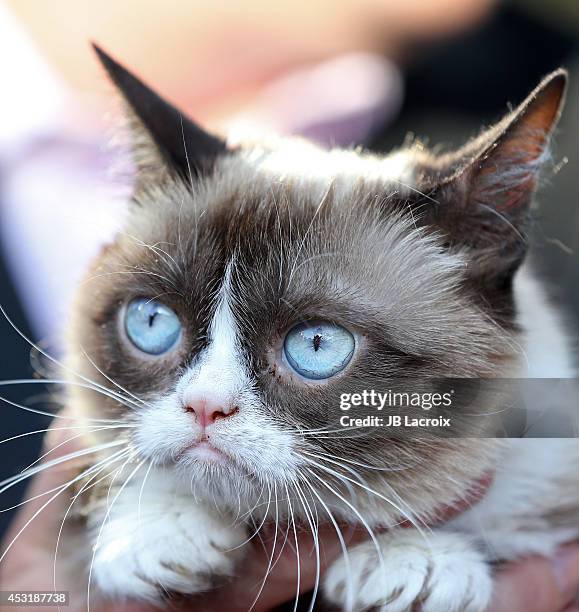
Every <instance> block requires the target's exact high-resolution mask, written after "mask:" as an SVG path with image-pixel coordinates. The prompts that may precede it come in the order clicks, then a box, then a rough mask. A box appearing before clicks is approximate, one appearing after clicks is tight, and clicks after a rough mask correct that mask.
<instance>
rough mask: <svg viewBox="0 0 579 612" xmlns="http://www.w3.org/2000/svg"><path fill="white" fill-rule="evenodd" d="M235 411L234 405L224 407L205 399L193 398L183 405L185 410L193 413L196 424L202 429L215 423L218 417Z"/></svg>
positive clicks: (220, 417)
mask: <svg viewBox="0 0 579 612" xmlns="http://www.w3.org/2000/svg"><path fill="white" fill-rule="evenodd" d="M237 411H238V408H236V407H231V408H226V407H225V406H222V405H221V404H218V403H216V402H212V401H211V400H207V399H197V400H193V401H190V402H189V403H188V404H187V405H186V406H185V412H191V413H193V414H194V415H195V420H196V421H197V424H198V425H199V427H201V428H203V429H205V428H206V427H207V426H208V425H211V424H212V423H215V421H217V420H218V419H225V418H227V417H230V416H232V415H234V414H235V413H236V412H237Z"/></svg>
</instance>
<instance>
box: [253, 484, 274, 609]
mask: <svg viewBox="0 0 579 612" xmlns="http://www.w3.org/2000/svg"><path fill="white" fill-rule="evenodd" d="M273 494H274V499H275V531H274V534H273V543H272V545H271V554H270V555H269V559H268V563H267V567H266V570H265V574H264V576H263V581H262V582H261V585H260V587H259V590H258V592H257V595H256V596H255V598H254V600H253V602H252V604H251V606H250V607H249V609H248V611H247V612H252V610H253V608H255V605H256V604H257V602H258V600H259V598H260V597H261V594H262V593H263V589H264V588H265V583H266V582H267V579H268V577H269V574H270V572H271V568H272V563H273V558H274V555H275V547H276V544H277V533H278V528H279V502H278V499H277V484H276V483H275V482H274V483H273ZM258 533H259V531H258Z"/></svg>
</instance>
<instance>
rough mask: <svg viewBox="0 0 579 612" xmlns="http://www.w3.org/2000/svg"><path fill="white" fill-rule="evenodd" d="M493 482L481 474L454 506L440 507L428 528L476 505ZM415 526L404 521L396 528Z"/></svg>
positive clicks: (491, 475) (488, 476) (492, 475)
mask: <svg viewBox="0 0 579 612" xmlns="http://www.w3.org/2000/svg"><path fill="white" fill-rule="evenodd" d="M493 480H494V474H492V473H490V472H489V473H486V474H483V475H482V476H481V477H480V478H479V479H477V480H475V481H474V482H473V483H472V485H471V486H470V487H469V488H468V490H467V492H466V495H464V496H463V497H462V498H461V499H459V500H458V501H456V502H455V503H454V504H445V505H443V506H441V507H440V508H439V509H438V510H437V511H436V513H435V517H434V518H433V519H432V520H431V521H430V522H429V523H428V526H429V527H435V526H436V525H441V524H443V523H446V522H448V521H450V519H453V518H454V517H455V516H458V515H459V514H462V513H463V512H466V511H467V510H469V509H470V508H472V507H473V506H474V505H475V504H476V503H478V502H479V501H480V500H481V499H482V498H483V497H484V496H485V495H486V493H487V491H488V490H489V488H490V486H491V484H492V483H493ZM414 526H415V525H414V524H413V523H412V522H411V521H408V520H406V521H404V522H403V523H400V525H398V527H402V528H404V529H407V528H409V527H414Z"/></svg>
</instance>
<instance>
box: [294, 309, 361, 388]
mask: <svg viewBox="0 0 579 612" xmlns="http://www.w3.org/2000/svg"><path fill="white" fill-rule="evenodd" d="M355 346H356V342H355V340H354V336H352V334H351V333H350V332H349V331H348V330H347V329H345V328H344V327H340V326H339V325H333V324H332V323H327V322H324V321H312V322H309V323H301V324H300V325H296V327H294V328H293V329H291V330H290V331H289V332H288V335H287V336H286V338H285V341H284V344H283V350H284V354H285V357H286V359H287V362H288V363H289V365H290V366H291V367H292V368H293V369H294V370H295V371H296V372H297V373H298V374H301V375H302V376H303V377H304V378H311V379H314V380H321V379H324V378H330V376H334V374H337V373H338V372H340V371H341V370H343V369H344V368H345V367H346V366H347V365H348V362H349V361H350V359H352V355H353V354H354V348H355Z"/></svg>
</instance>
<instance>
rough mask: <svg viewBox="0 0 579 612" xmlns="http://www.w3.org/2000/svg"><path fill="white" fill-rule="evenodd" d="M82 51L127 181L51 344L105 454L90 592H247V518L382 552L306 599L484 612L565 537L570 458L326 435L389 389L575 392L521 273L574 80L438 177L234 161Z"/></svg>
mask: <svg viewBox="0 0 579 612" xmlns="http://www.w3.org/2000/svg"><path fill="white" fill-rule="evenodd" d="M95 48H96V52H97V54H98V56H99V58H100V60H101V62H102V64H103V65H104V67H105V69H106V71H107V72H108V74H109V75H110V77H111V79H112V81H113V83H114V84H115V86H116V88H117V90H118V92H119V94H120V96H121V99H122V100H123V104H124V106H125V109H126V115H127V118H128V124H129V132H130V134H131V148H132V155H133V159H134V164H135V169H136V171H135V186H134V193H133V196H132V201H131V205H130V212H129V216H128V219H127V222H126V226H125V228H124V231H123V232H120V233H119V234H118V235H117V236H116V237H115V239H114V241H112V242H111V243H110V244H109V245H108V246H106V247H105V248H104V249H103V250H102V252H101V253H100V255H99V256H98V258H97V259H96V261H95V262H94V265H93V266H92V268H91V269H90V271H89V272H88V273H87V280H86V282H85V283H83V285H82V288H81V289H80V290H79V291H78V294H77V298H76V301H75V304H74V307H73V310H72V315H71V323H70V326H69V335H68V339H67V345H68V350H67V354H68V357H67V365H68V368H69V371H74V372H75V373H76V374H75V376H73V377H72V380H71V385H70V388H69V391H68V398H67V402H66V403H67V410H68V411H69V412H70V413H71V414H72V415H74V417H75V418H78V419H86V421H87V423H89V424H92V423H95V425H94V428H93V429H94V431H93V432H92V434H91V436H90V443H93V444H97V445H100V446H99V447H98V448H101V450H100V451H99V453H95V454H94V455H90V456H91V457H93V459H92V460H91V461H92V462H91V463H90V464H89V469H88V471H87V473H86V475H85V477H84V480H82V481H81V482H83V485H82V487H80V486H79V490H78V493H77V497H78V499H77V506H80V507H81V509H82V511H81V512H80V514H81V515H82V517H83V521H84V522H83V524H82V525H83V526H82V531H83V537H84V538H86V541H87V543H88V546H85V547H84V549H85V550H89V551H91V552H90V554H89V555H88V558H87V559H85V562H86V563H85V565H86V566H87V568H88V566H89V565H90V567H91V570H90V580H91V581H92V583H93V587H94V590H95V593H97V592H98V593H100V596H103V597H110V598H114V599H119V598H121V599H122V598H135V599H142V600H150V601H159V600H160V599H161V598H162V597H163V593H164V592H166V591H170V592H175V593H180V594H185V595H191V594H195V593H198V592H201V591H203V590H206V589H208V588H211V587H212V585H214V584H215V580H216V579H219V578H227V577H228V576H232V575H234V574H235V573H236V572H239V571H242V565H243V559H244V556H245V555H246V554H247V551H248V546H244V545H243V543H244V542H246V541H247V540H248V538H249V537H250V536H251V534H252V533H253V532H254V531H255V527H256V526H259V525H260V524H263V521H264V519H266V518H268V519H271V520H274V519H278V520H280V521H285V522H286V524H287V522H288V521H289V520H290V516H292V517H293V519H294V520H295V521H296V522H299V523H300V524H304V525H306V526H307V525H308V524H309V525H310V526H311V525H312V523H313V522H314V521H315V520H317V518H318V517H319V519H320V520H325V521H326V522H328V521H333V517H335V518H336V520H339V521H340V522H342V523H343V522H351V523H356V524H359V523H360V522H361V521H362V522H363V523H364V524H365V525H367V526H368V528H369V530H371V531H372V532H373V534H374V536H373V538H369V539H368V541H367V542H363V543H361V544H357V545H355V546H353V547H352V548H351V549H350V550H349V554H348V556H347V557H346V556H342V557H341V558H339V559H338V560H336V561H335V562H334V563H333V564H332V565H331V566H330V568H329V570H328V571H327V573H326V574H325V576H324V577H323V579H322V584H321V586H320V593H319V594H318V596H319V598H320V599H321V600H324V601H325V602H327V603H329V604H331V605H333V606H335V607H337V608H338V609H343V610H362V609H364V610H365V609H369V608H372V609H378V610H383V611H388V612H403V611H405V610H410V609H414V608H413V605H415V604H416V603H417V602H420V605H421V610H423V611H424V612H443V611H444V612H446V611H453V610H455V611H472V612H482V611H483V610H485V609H486V608H487V606H488V605H489V602H490V600H491V597H492V591H493V576H492V573H493V572H492V566H491V563H492V562H494V561H496V560H510V559H514V558H517V557H519V556H521V555H528V554H535V553H537V554H541V555H550V554H552V553H553V551H554V550H555V548H556V547H557V546H558V545H559V544H561V543H562V542H566V541H568V540H570V539H573V538H576V537H577V536H579V521H578V520H577V518H576V516H577V511H578V510H579V444H578V443H577V442H576V441H575V440H574V439H549V440H547V439H545V440H541V439H506V438H498V437H481V438H478V439H472V438H460V437H451V438H445V437H443V436H441V437H440V438H436V439H434V440H433V439H428V440H425V439H423V438H421V437H410V438H408V439H404V440H390V439H389V438H388V436H385V435H381V434H380V435H378V434H372V435H370V434H369V435H368V436H365V437H364V436H341V435H338V434H333V433H332V431H331V428H330V427H329V426H328V424H329V423H330V422H332V419H333V418H334V416H335V415H336V414H337V413H338V412H339V407H338V404H337V400H336V398H337V393H338V392H340V391H344V390H346V391H347V390H349V389H353V388H365V389H378V390H384V385H385V384H386V381H389V380H392V379H396V378H400V377H404V378H405V379H406V378H410V379H412V378H413V377H416V378H419V377H423V378H467V379H469V378H474V379H483V378H486V379H492V378H509V377H513V378H516V377H533V376H558V377H567V376H573V375H574V365H573V356H572V354H571V351H570V349H569V346H568V341H567V338H566V333H565V331H564V329H563V326H562V325H561V322H560V321H559V317H558V315H557V313H556V312H555V311H554V310H553V309H552V308H551V307H550V306H549V305H548V303H547V301H546V298H545V297H544V295H543V291H542V288H541V287H540V285H539V284H538V283H537V281H536V280H535V279H534V277H533V275H532V273H531V272H530V270H529V269H528V266H527V264H526V263H525V254H526V250H527V235H528V229H529V218H530V209H531V205H532V202H533V196H534V192H535V190H536V187H537V184H538V179H539V173H540V170H541V167H542V165H543V164H544V163H545V161H546V160H547V159H548V156H549V141H550V138H551V135H552V132H553V130H554V127H555V125H556V123H557V120H558V118H559V115H560V113H561V107H562V104H563V99H564V94H565V88H566V81H567V75H566V72H565V71H564V70H557V71H555V72H553V73H552V74H550V75H549V76H547V77H546V78H545V79H544V80H543V81H542V82H541V83H540V84H539V85H538V87H537V88H536V89H535V90H534V91H533V92H532V93H531V94H530V95H529V97H528V98H527V99H526V100H525V101H524V102H523V103H522V104H521V105H520V106H519V107H517V108H516V109H515V110H513V111H512V112H510V113H508V115H507V116H506V117H504V118H503V119H502V120H501V121H500V122H499V123H498V124H496V125H495V126H494V127H492V128H490V129H488V130H486V131H484V132H482V133H481V134H480V136H478V137H476V138H474V139H473V140H472V141H470V142H469V143H467V144H466V145H465V146H464V147H462V148H460V149H459V150H457V151H455V152H453V153H446V154H442V155H435V154H433V153H432V152H429V151H428V150H426V149H425V148H424V147H421V146H420V145H413V146H410V147H408V148H403V149H400V150H398V151H395V152H393V153H391V154H389V155H377V154H372V153H369V152H366V151H363V150H359V149H348V150H337V149H336V150H325V149H323V148H321V147H319V146H317V145H315V144H313V143H310V142H307V141H304V140H301V139H298V138H289V137H284V138H274V137H271V138H270V139H267V140H265V141H255V142H245V143H243V144H237V145H231V144H228V143H226V141H224V140H222V139H221V138H219V137H217V136H214V135H212V134H210V133H208V132H206V131H205V130H203V129H202V128H201V127H199V126H198V125H197V124H195V123H194V122H193V121H192V120H190V119H188V118H186V117H185V116H184V115H183V114H181V112H179V111H178V110H177V109H176V108H174V107H173V106H171V105H170V104H169V103H168V102H166V101H165V100H163V99H162V98H161V97H159V96H158V95H157V94H156V93H155V92H154V91H153V90H151V89H150V88H149V87H148V86H146V85H145V84H144V83H143V82H141V81H140V80H139V79H137V77H135V76H134V75H133V74H131V73H130V72H129V71H127V70H126V69H125V68H124V67H123V66H121V65H120V64H119V63H118V62H117V61H116V60H114V59H113V58H111V57H110V56H109V55H108V54H106V53H105V52H104V51H103V50H102V49H100V48H98V47H95ZM545 355H549V358H550V361H549V362H548V363H546V361H545ZM79 377H81V378H80V379H79ZM79 380H81V381H94V382H86V383H84V384H79ZM110 423H112V424H113V426H115V427H116V428H107V424H110ZM99 424H102V427H98V425H99ZM95 448H96V447H95ZM111 468H113V469H112V470H111ZM117 468H118V469H117ZM111 474H114V475H111ZM473 491H474V492H475V493H476V498H477V499H476V502H474V503H471V504H468V503H465V501H466V499H467V498H469V497H470V496H471V495H472V494H473ZM453 506H454V507H455V508H458V507H460V508H461V511H456V512H454V513H452V516H448V517H447V520H446V521H444V522H443V523H442V524H437V517H439V516H440V509H441V507H453ZM402 521H406V522H407V523H410V527H407V528H402V527H398V528H397V527H396V526H397V525H399V524H400V523H401V522H402ZM424 526H426V528H425V527H424ZM385 527H388V529H385ZM95 596H96V595H95Z"/></svg>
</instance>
